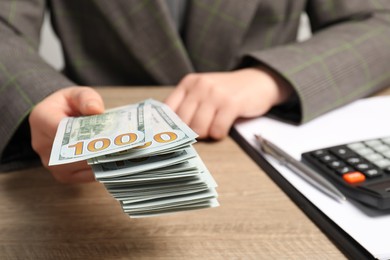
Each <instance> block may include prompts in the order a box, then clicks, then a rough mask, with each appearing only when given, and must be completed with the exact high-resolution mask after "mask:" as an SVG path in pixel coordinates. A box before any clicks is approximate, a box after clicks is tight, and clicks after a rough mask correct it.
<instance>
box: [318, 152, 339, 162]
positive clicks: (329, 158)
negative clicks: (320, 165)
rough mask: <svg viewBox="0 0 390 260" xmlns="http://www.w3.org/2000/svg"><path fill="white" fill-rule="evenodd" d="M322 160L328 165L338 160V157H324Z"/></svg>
mask: <svg viewBox="0 0 390 260" xmlns="http://www.w3.org/2000/svg"><path fill="white" fill-rule="evenodd" d="M320 160H321V161H323V162H325V163H328V162H331V161H334V160H336V157H334V156H333V155H330V154H329V155H324V156H322V157H320Z"/></svg>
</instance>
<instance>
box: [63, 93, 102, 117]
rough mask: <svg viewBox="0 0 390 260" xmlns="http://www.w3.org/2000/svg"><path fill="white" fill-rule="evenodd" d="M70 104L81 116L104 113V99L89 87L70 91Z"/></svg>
mask: <svg viewBox="0 0 390 260" xmlns="http://www.w3.org/2000/svg"><path fill="white" fill-rule="evenodd" d="M68 98H69V102H70V104H71V106H72V107H73V109H75V110H76V111H78V112H79V113H80V114H81V115H94V114H101V113H103V112H104V103H103V99H102V97H101V96H100V94H99V93H97V92H96V90H94V89H92V88H89V87H75V88H71V89H70V93H69V96H68Z"/></svg>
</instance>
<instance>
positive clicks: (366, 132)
mask: <svg viewBox="0 0 390 260" xmlns="http://www.w3.org/2000/svg"><path fill="white" fill-rule="evenodd" d="M389 119H390V97H387V96H385V97H372V98H366V99H361V100H358V101H355V102H353V103H351V104H349V105H347V106H344V107H342V108H339V109H337V110H335V111H333V112H330V113H327V114H325V115H323V116H321V117H319V118H317V119H315V120H313V121H311V122H308V123H306V124H304V125H301V126H294V125H289V124H286V123H283V122H280V121H277V120H273V119H270V118H266V117H261V118H257V119H251V120H244V121H241V122H238V123H237V124H236V125H235V128H236V130H237V131H238V132H239V133H240V134H241V135H242V136H243V137H244V138H245V139H246V140H247V141H248V142H249V143H250V144H251V145H252V146H253V147H255V148H256V149H258V150H259V146H258V145H257V143H256V141H255V139H254V134H260V135H262V136H263V137H264V138H266V139H268V140H270V141H271V142H273V143H275V144H276V145H278V146H279V147H281V148H282V149H283V150H285V151H286V152H287V153H289V154H290V155H292V156H293V157H295V158H296V159H300V158H301V154H302V153H303V152H307V151H311V150H315V149H318V148H324V147H329V146H333V145H338V144H345V143H349V142H354V141H361V140H366V139H373V138H378V137H385V136H390V120H389ZM265 158H266V159H267V160H268V161H269V162H271V164H272V165H273V166H274V167H275V168H276V169H277V170H278V171H279V172H280V173H281V174H282V175H283V176H284V177H285V178H286V179H287V180H288V181H289V182H290V183H291V184H292V185H293V186H294V187H296V188H297V189H298V190H299V191H300V192H301V193H302V194H303V195H304V196H305V197H306V198H307V199H309V200H310V201H311V202H312V203H313V204H315V205H316V206H317V207H318V208H319V209H320V210H321V211H322V212H324V213H325V214H326V215H327V216H328V217H329V218H330V219H332V220H333V221H334V222H335V223H336V224H337V225H339V226H340V227H341V228H342V229H343V230H344V231H345V232H347V233H348V234H349V235H350V236H351V237H353V238H354V239H355V240H356V241H357V242H358V243H360V244H361V245H362V246H363V247H364V248H365V249H366V250H367V251H369V252H370V253H371V254H372V255H373V256H374V257H375V258H378V259H389V258H390V238H389V235H390V211H386V212H381V211H377V210H373V209H371V208H368V207H365V206H363V205H361V204H359V203H356V202H353V201H351V200H348V201H346V202H342V203H340V202H336V201H335V200H333V199H331V198H330V197H328V196H326V195H325V194H323V193H322V192H320V191H318V190H316V189H315V188H314V187H313V186H311V185H310V184H308V183H307V182H305V181H304V180H303V179H301V178H300V177H299V176H297V175H295V174H294V173H293V172H291V171H290V170H289V169H287V168H285V167H284V166H281V165H280V164H278V163H277V162H276V161H275V160H273V158H271V157H269V156H265Z"/></svg>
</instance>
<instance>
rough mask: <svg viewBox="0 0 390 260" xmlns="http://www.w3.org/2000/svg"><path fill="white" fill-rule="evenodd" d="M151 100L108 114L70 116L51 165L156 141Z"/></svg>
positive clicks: (62, 127) (58, 137)
mask: <svg viewBox="0 0 390 260" xmlns="http://www.w3.org/2000/svg"><path fill="white" fill-rule="evenodd" d="M150 109H151V104H150V103H149V101H148V100H146V101H143V102H140V103H137V104H132V105H128V106H123V107H119V108H115V109H111V110H108V111H106V112H105V113H104V114H100V115H93V116H83V117H66V118H64V119H63V120H62V121H61V122H60V125H59V127H58V129H57V133H56V137H55V139H54V143H53V147H52V152H51V155H50V161H49V165H58V164H65V163H72V162H77V161H82V160H86V159H89V158H93V157H96V156H101V155H104V154H111V153H116V152H120V151H123V150H127V149H130V148H133V147H137V146H142V145H145V144H146V143H148V142H150V141H151V140H152V127H151V112H150Z"/></svg>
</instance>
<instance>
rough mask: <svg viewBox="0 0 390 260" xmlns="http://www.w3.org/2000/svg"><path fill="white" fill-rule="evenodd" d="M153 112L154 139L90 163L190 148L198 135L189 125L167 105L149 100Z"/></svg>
mask: <svg viewBox="0 0 390 260" xmlns="http://www.w3.org/2000/svg"><path fill="white" fill-rule="evenodd" d="M149 102H150V104H151V112H152V115H151V116H152V118H151V121H152V123H151V124H152V131H153V139H152V140H151V141H150V142H148V143H146V144H145V145H143V146H141V147H135V148H133V149H129V150H124V151H121V152H119V153H110V154H105V155H103V156H99V157H95V158H92V159H90V160H89V161H88V163H89V164H98V163H106V162H112V161H120V160H127V159H132V158H138V157H145V156H148V155H151V154H153V155H156V154H164V153H169V152H172V151H177V150H178V149H185V148H188V147H189V145H190V144H193V143H194V142H195V138H196V137H198V135H197V134H196V133H195V132H194V131H193V130H192V129H191V128H190V127H188V126H187V125H186V124H185V123H184V122H183V121H182V120H181V119H180V118H179V117H178V116H177V115H176V114H175V113H174V112H173V111H172V110H171V109H170V108H169V107H168V106H167V105H165V104H163V103H161V102H159V101H156V100H149Z"/></svg>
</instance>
